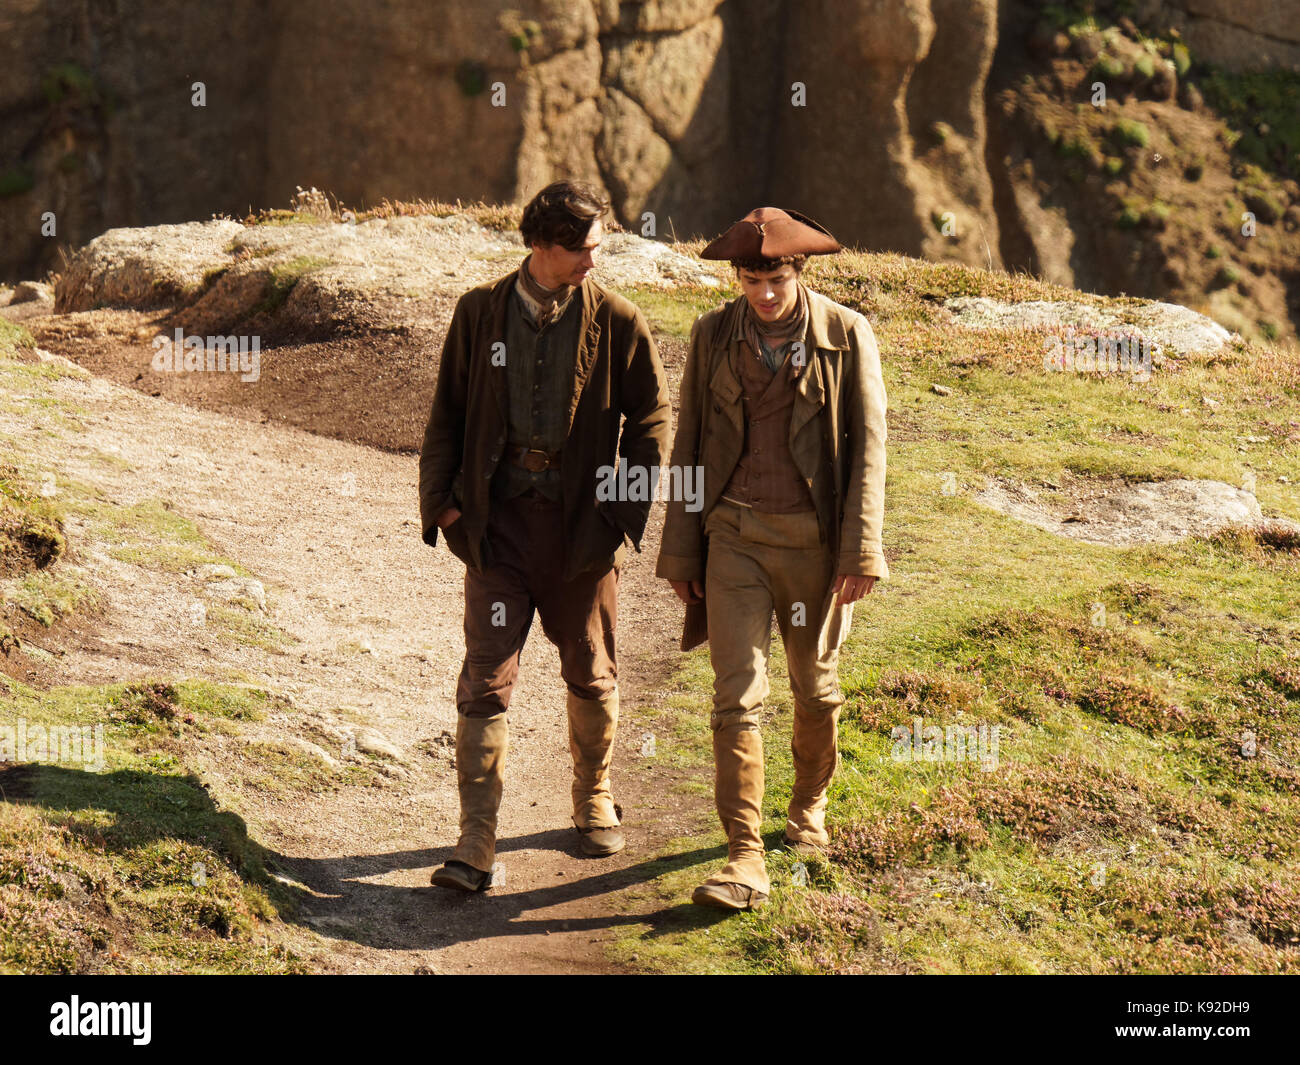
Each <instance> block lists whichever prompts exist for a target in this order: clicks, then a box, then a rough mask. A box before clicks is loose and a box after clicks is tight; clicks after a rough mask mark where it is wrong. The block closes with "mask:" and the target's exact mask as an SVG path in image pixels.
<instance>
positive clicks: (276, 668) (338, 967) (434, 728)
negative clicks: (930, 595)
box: [0, 320, 710, 973]
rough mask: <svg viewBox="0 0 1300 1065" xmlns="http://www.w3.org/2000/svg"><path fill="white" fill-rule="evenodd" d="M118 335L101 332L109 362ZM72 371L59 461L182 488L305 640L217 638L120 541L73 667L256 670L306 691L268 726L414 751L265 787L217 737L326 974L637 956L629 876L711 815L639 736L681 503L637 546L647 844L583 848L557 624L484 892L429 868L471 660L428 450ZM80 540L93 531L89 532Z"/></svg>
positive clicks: (539, 966) (630, 662) (628, 733)
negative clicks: (363, 777)
mask: <svg viewBox="0 0 1300 1065" xmlns="http://www.w3.org/2000/svg"><path fill="white" fill-rule="evenodd" d="M27 324H28V325H29V327H36V328H39V325H40V323H39V322H38V321H35V320H31V321H29V322H28V323H27ZM112 343H113V339H112V337H104V336H102V335H101V337H100V339H99V342H98V344H97V347H96V352H97V355H96V357H97V358H103V357H104V354H105V345H108V346H109V347H110V348H111V346H112ZM121 343H122V351H121V353H120V355H121V361H122V362H126V361H128V360H131V359H137V360H138V358H139V356H140V350H139V347H138V345H137V346H135V347H130V345H129V338H128V337H126V336H123V337H122V338H121ZM70 347H72V348H73V352H74V353H75V346H71V345H70ZM58 387H59V389H60V391H61V392H62V393H64V395H65V396H66V398H67V399H68V400H69V401H70V402H71V403H73V404H75V405H76V406H77V407H80V408H81V409H82V410H83V411H84V414H83V415H82V420H83V422H84V428H83V429H81V430H79V431H78V430H71V431H61V439H60V442H59V443H58V444H57V445H56V447H55V450H54V451H51V452H50V453H49V454H48V461H49V465H50V467H51V468H52V469H53V470H55V471H56V472H57V474H58V475H59V476H68V477H72V478H75V479H77V480H79V481H82V482H85V483H93V484H96V485H98V486H101V487H102V489H103V492H104V495H105V496H106V497H107V498H109V499H111V500H113V501H114V502H115V503H121V504H126V505H129V504H132V503H134V502H137V501H142V500H150V499H157V500H166V501H168V502H169V504H170V505H171V507H172V508H173V509H174V511H175V513H177V514H179V515H182V516H185V517H188V518H190V519H192V520H193V521H194V522H195V523H196V524H197V525H198V526H199V528H200V529H201V530H202V532H203V533H204V534H205V535H206V536H207V537H208V538H209V539H210V540H211V542H212V543H213V544H214V545H215V547H216V549H217V551H219V552H221V553H222V554H224V555H226V556H228V557H229V558H231V559H232V560H234V561H236V562H237V563H239V564H240V565H242V566H244V567H246V568H247V569H248V570H249V571H250V572H251V573H253V574H254V575H255V576H256V577H257V578H258V579H260V580H261V581H262V582H263V584H264V585H265V589H266V618H267V620H268V621H269V622H270V623H272V624H273V625H275V626H276V627H278V628H279V629H281V630H283V631H284V632H286V633H288V634H289V635H290V637H291V638H292V639H293V641H296V642H294V643H293V644H292V649H291V650H289V651H286V650H285V649H284V648H283V647H278V648H276V647H268V648H266V649H263V648H258V647H238V646H230V645H228V644H227V642H225V641H219V640H215V639H209V638H207V637H206V636H205V635H204V633H203V631H202V629H201V628H196V627H195V623H194V621H193V619H192V616H191V614H190V611H191V610H192V607H193V603H194V601H195V597H196V596H197V595H198V594H200V591H201V589H200V588H199V586H197V585H196V583H195V581H194V579H193V578H191V577H187V576H186V575H184V574H176V573H168V572H165V571H157V570H150V569H147V568H142V567H139V566H135V565H129V564H125V563H121V562H116V561H114V560H113V559H111V558H109V557H108V556H107V555H106V554H103V553H102V552H96V553H94V554H93V555H91V556H89V557H86V558H84V559H83V560H82V561H83V563H84V564H86V565H87V566H88V568H89V570H90V571H91V572H93V574H94V579H95V581H96V583H97V584H98V585H99V586H100V588H101V591H102V592H103V593H104V595H105V597H106V601H107V604H108V611H109V615H108V621H107V624H106V625H105V626H102V627H100V628H99V629H97V630H95V631H91V630H90V629H89V628H85V627H82V628H81V629H78V627H76V626H74V627H73V629H72V630H71V631H70V632H69V633H68V634H67V637H66V641H65V643H64V647H63V649H64V651H65V654H64V656H63V658H62V659H61V662H60V666H59V671H58V681H59V682H60V683H77V682H86V683H105V682H111V681H118V680H123V679H136V678H140V677H146V676H149V677H157V676H159V675H163V676H187V675H188V676H201V677H210V678H213V679H216V680H223V681H229V680H231V679H235V678H237V679H239V680H242V681H244V682H247V683H250V684H254V685H257V686H259V687H266V688H267V689H269V690H271V691H273V692H279V693H284V694H286V695H288V696H290V697H291V698H292V706H289V707H285V708H282V709H281V710H279V711H277V712H276V714H275V715H273V717H272V718H271V720H269V721H268V722H266V723H264V724H265V728H266V729H267V730H269V731H270V732H272V733H275V732H281V733H283V734H284V735H287V736H294V735H301V736H303V737H305V738H309V739H311V740H313V741H314V742H316V743H320V739H319V737H320V734H321V731H322V729H324V730H325V731H327V732H328V731H329V730H331V729H332V730H335V731H336V732H337V730H339V729H340V728H343V729H344V730H346V728H347V727H355V726H357V725H361V724H364V725H366V726H369V727H370V728H373V729H374V730H376V731H377V732H378V733H379V734H380V736H381V738H382V739H383V740H386V741H387V742H388V743H390V744H391V745H392V746H394V747H395V748H396V749H397V751H398V752H400V756H396V757H393V758H391V759H388V761H387V764H386V767H385V771H386V773H387V776H386V778H385V779H384V781H383V786H382V787H379V788H375V787H355V786H349V787H342V788H340V789H338V790H336V791H332V792H325V793H323V794H305V793H301V792H293V791H282V792H280V793H278V794H277V793H275V792H274V791H264V790H259V789H255V788H247V787H243V786H242V784H243V781H242V780H241V776H240V775H241V772H242V768H243V766H244V765H245V763H244V762H243V760H242V755H241V752H240V751H239V750H238V749H237V747H238V745H231V744H228V743H227V744H224V745H223V744H222V743H221V742H220V738H219V737H218V738H217V739H214V741H213V742H212V744H211V745H209V746H208V747H206V748H205V749H203V750H202V751H200V752H196V754H197V757H198V758H199V761H200V763H201V765H202V770H203V777H204V779H205V780H207V781H210V782H211V784H212V787H211V794H212V796H213V798H214V799H215V800H216V801H218V802H219V803H221V804H222V805H225V806H229V807H231V808H234V809H235V810H236V812H238V813H239V814H240V815H241V816H243V817H244V818H245V820H246V821H247V822H248V826H249V832H250V835H251V836H252V837H253V838H255V839H256V840H258V841H259V842H260V843H261V844H263V845H264V846H266V847H268V848H270V849H271V850H272V851H274V852H276V854H278V855H279V856H280V858H279V860H278V864H279V865H280V871H281V873H282V874H283V875H287V876H288V877H290V878H291V879H293V880H295V881H298V882H300V883H301V884H303V885H305V886H306V887H307V888H308V889H310V892H311V893H312V895H313V896H314V897H313V899H312V901H311V902H310V904H309V905H308V906H307V907H306V912H305V914H304V916H303V919H302V925H305V926H306V927H302V926H299V927H298V929H297V930H296V932H295V935H300V936H301V942H300V943H299V944H298V948H299V949H300V950H302V951H304V952H306V953H307V954H308V955H310V956H314V958H315V960H316V964H317V965H318V966H319V968H320V969H321V970H322V971H326V972H412V971H416V970H420V969H427V970H430V971H433V972H440V973H451V972H475V973H481V972H489V973H491V972H566V973H567V972H614V971H619V970H618V968H617V967H616V966H614V965H612V964H611V963H610V962H608V961H607V960H606V959H605V957H604V954H603V951H602V947H601V944H602V942H603V941H605V940H606V939H608V938H609V937H610V936H611V935H613V934H615V933H616V932H617V930H618V929H619V927H620V926H621V925H623V924H625V923H626V922H629V921H638V920H642V919H644V915H643V914H639V913H638V912H637V911H636V910H635V909H630V910H629V909H628V908H627V907H628V906H629V903H628V900H627V899H626V898H625V897H624V894H623V889H624V888H626V887H627V886H628V885H630V884H634V883H638V882H640V881H642V880H643V879H644V877H645V875H646V874H645V863H647V862H648V861H649V859H650V858H651V857H652V856H653V853H654V852H655V849H656V847H657V845H658V844H659V843H660V842H662V841H663V840H665V839H667V838H669V837H671V836H673V835H679V834H682V833H683V832H685V831H688V830H691V829H694V828H696V827H698V826H699V825H700V824H701V823H703V822H704V821H707V819H708V817H709V816H710V811H708V810H705V809H703V807H702V804H701V803H700V802H699V800H696V799H690V800H687V799H683V798H681V797H680V793H678V794H676V795H674V794H673V792H672V791H671V789H670V788H668V787H667V786H666V783H667V779H666V777H665V776H664V775H663V774H661V773H660V771H659V769H658V768H657V767H656V765H655V764H654V763H653V761H651V760H646V759H643V758H642V757H641V756H640V753H639V749H640V746H641V742H642V736H643V734H644V731H645V729H646V728H647V727H650V726H647V725H646V724H645V722H646V721H647V720H649V718H650V716H651V715H653V713H655V712H656V710H657V706H658V704H659V702H660V697H661V695H662V690H661V689H662V685H663V684H664V681H665V678H666V676H667V674H668V671H669V670H671V668H672V667H673V665H674V662H675V659H676V641H677V638H678V632H679V625H680V613H679V610H678V609H677V607H676V605H675V600H674V599H673V598H672V595H671V592H670V591H669V590H668V588H667V586H666V585H664V583H663V582H661V581H658V580H656V579H655V578H654V576H653V570H654V560H655V558H656V556H657V553H658V544H659V534H660V529H661V525H662V508H661V507H656V508H655V512H654V513H653V514H652V518H651V524H650V528H649V530H648V532H647V536H646V539H645V541H644V542H643V549H644V553H642V554H640V555H638V554H636V553H634V552H630V558H629V560H628V563H627V567H626V571H625V577H624V581H623V587H622V589H621V603H620V614H621V616H620V629H621V632H622V637H621V642H620V652H621V653H620V659H621V661H620V689H621V692H622V699H623V712H624V723H623V726H622V728H621V729H620V741H619V749H618V752H617V755H616V761H615V775H614V786H615V794H616V797H617V798H618V799H619V801H620V802H621V803H622V805H623V806H624V807H625V815H626V818H625V819H626V822H627V827H626V830H627V835H628V847H627V849H626V851H625V852H624V853H622V854H620V855H618V856H616V857H615V858H612V859H603V860H593V859H587V858H583V857H581V856H580V854H579V852H578V850H577V846H576V842H577V835H576V833H575V832H574V831H573V829H572V828H571V827H570V825H569V820H568V813H569V807H568V790H569V780H570V772H571V768H570V759H569V753H568V749H567V730H566V725H565V717H564V689H563V685H562V683H561V681H560V679H559V663H558V658H557V656H556V654H555V651H554V649H553V648H552V647H551V646H550V645H549V644H548V643H547V642H546V641H545V639H544V637H542V635H541V632H540V627H539V626H535V627H534V630H533V633H532V635H531V637H530V640H529V643H528V645H527V647H526V648H525V651H524V654H523V665H522V670H521V675H520V679H519V683H518V684H517V686H516V689H515V695H514V700H513V704H512V708H511V709H512V713H511V749H510V754H509V762H508V771H507V787H506V796H505V801H504V805H503V810H502V815H501V824H500V829H499V831H500V855H499V857H500V861H501V863H502V864H503V865H504V866H505V870H506V883H505V885H504V887H499V888H496V889H494V890H493V891H492V892H491V893H489V894H487V895H482V896H473V897H462V896H458V895H453V894H452V893H449V892H445V891H443V890H442V889H438V888H433V887H431V886H430V885H429V882H428V877H429V872H430V871H431V868H432V867H433V866H435V865H437V864H438V863H440V862H441V861H442V860H443V859H444V858H445V857H447V856H448V854H449V852H450V847H451V845H452V844H453V843H454V842H455V836H456V821H457V809H458V806H457V798H456V791H455V771H454V769H453V768H452V765H451V762H450V757H449V755H450V748H449V747H447V746H446V745H445V744H446V741H447V739H448V737H450V736H451V735H454V731H455V707H454V705H453V702H452V693H453V691H454V685H455V679H456V675H457V673H458V671H459V668H460V663H461V659H462V656H463V653H464V643H463V638H462V630H461V624H462V605H463V600H462V590H461V589H462V578H463V573H464V567H463V566H462V565H461V564H460V563H459V562H458V561H457V560H456V559H455V558H454V557H453V556H452V555H451V554H450V553H449V552H447V551H446V550H445V549H444V548H439V549H438V550H430V549H429V548H428V547H427V546H425V545H424V544H423V543H422V542H421V539H420V530H419V523H418V505H417V490H416V482H417V460H416V458H415V457H414V456H412V455H399V454H393V453H390V452H384V451H379V450H376V449H374V448H370V447H366V446H362V445H358V444H354V443H348V442H345V441H341V440H335V439H327V438H324V437H321V436H316V435H313V434H311V433H308V432H305V431H302V430H300V429H296V428H293V427H284V426H279V425H275V424H269V423H263V424H258V423H256V422H254V421H250V420H246V419H244V418H241V417H238V416H235V415H231V414H228V413H220V412H214V411H209V410H202V409H197V408H195V407H191V406H182V405H179V404H176V403H172V402H169V401H168V400H166V399H162V398H153V397H151V396H149V395H146V394H142V393H141V392H139V391H136V390H133V389H130V388H126V387H123V386H121V385H119V384H114V383H110V382H109V381H106V380H104V379H102V378H99V377H89V378H86V379H85V380H67V381H64V382H61V383H60V384H59V386H58ZM673 392H674V394H676V385H675V383H674V385H673ZM16 420H21V419H20V417H19V416H17V415H14V414H5V415H4V416H3V418H2V419H0V422H2V423H3V428H4V431H7V432H17V431H18V430H20V429H21V428H23V426H21V425H17V424H15V422H16ZM28 428H30V426H29V427H28ZM104 456H112V457H113V461H112V462H111V463H106V462H105V461H104ZM70 533H71V536H72V539H73V542H74V543H76V542H77V539H78V530H77V529H76V528H72V529H70ZM232 747H234V748H236V749H232ZM335 753H337V752H335ZM683 901H684V900H683Z"/></svg>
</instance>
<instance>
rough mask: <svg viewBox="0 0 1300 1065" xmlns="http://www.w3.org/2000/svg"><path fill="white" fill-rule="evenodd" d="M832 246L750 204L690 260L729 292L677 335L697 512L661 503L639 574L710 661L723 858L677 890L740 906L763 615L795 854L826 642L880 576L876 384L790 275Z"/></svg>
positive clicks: (818, 739) (817, 844)
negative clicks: (785, 736) (646, 567)
mask: <svg viewBox="0 0 1300 1065" xmlns="http://www.w3.org/2000/svg"><path fill="white" fill-rule="evenodd" d="M838 250H839V244H838V243H836V241H835V239H834V238H833V237H832V236H831V235H830V234H829V233H827V232H826V230H824V229H823V228H822V227H821V226H819V225H817V223H815V222H813V221H812V220H811V219H808V218H805V217H804V216H802V215H798V214H795V212H793V211H790V212H786V211H782V210H778V209H776V208H772V207H763V208H759V209H758V210H755V211H752V212H750V214H748V215H746V216H745V218H743V219H742V220H741V221H739V222H737V223H736V224H735V225H733V226H732V227H731V228H730V229H728V230H727V232H726V233H724V234H723V235H722V236H721V237H719V238H718V239H717V240H715V241H714V242H713V243H712V244H710V245H709V246H708V247H707V248H705V249H704V251H703V252H702V253H701V254H702V255H703V257H704V258H707V259H725V260H728V261H730V262H731V264H732V265H733V266H734V267H735V269H736V274H737V278H738V279H739V281H740V286H741V289H742V295H741V296H739V297H738V298H737V299H735V300H733V301H732V302H731V303H728V304H726V305H724V306H723V307H720V308H718V309H716V310H713V311H710V312H709V313H707V314H705V315H703V316H701V317H700V318H699V319H698V320H697V321H696V323H695V326H694V328H693V329H692V331H691V346H690V353H689V355H688V357H687V363H686V370H685V375H684V377H683V379H682V396H681V407H680V410H679V414H678V425H677V435H676V438H675V440H674V445H673V455H672V465H673V467H675V468H686V467H694V466H697V465H699V466H702V467H703V479H704V480H703V485H704V490H703V493H702V495H703V499H702V504H703V505H702V506H701V507H700V508H699V509H698V510H696V511H695V512H694V513H692V512H691V511H690V510H688V509H687V508H686V507H685V506H684V505H683V504H682V503H680V502H676V501H673V500H669V503H668V514H667V519H666V521H665V524H664V535H663V543H662V546H661V549H660V554H659V563H658V567H657V569H656V573H657V575H658V576H660V577H664V578H666V579H667V580H668V581H669V582H670V583H671V584H672V587H673V589H674V590H675V591H676V592H677V594H678V595H679V596H680V597H681V599H682V600H683V601H684V602H686V603H687V604H688V607H687V614H688V625H687V634H686V635H684V636H683V641H682V642H683V649H687V648H688V647H689V646H690V645H691V644H692V643H693V642H696V640H697V638H695V637H692V636H691V635H690V634H691V632H692V630H693V628H694V626H692V624H691V618H692V617H693V616H695V615H698V614H699V613H700V612H701V609H703V612H704V614H705V615H706V618H707V632H708V636H707V638H708V640H709V647H710V654H711V658H712V664H713V670H714V694H713V712H712V715H711V718H710V725H711V726H712V729H713V752H714V759H715V763H716V777H715V796H716V799H717V807H718V815H719V817H720V818H721V820H722V824H723V827H724V829H725V830H726V833H727V844H728V862H727V864H726V866H725V867H724V868H723V869H722V870H720V871H719V872H718V873H716V874H714V875H713V876H710V877H709V878H708V879H707V880H706V881H705V882H704V883H703V884H701V885H700V886H699V887H698V888H696V890H695V893H694V895H693V896H692V900H693V901H694V902H696V903H699V904H701V905H707V906H718V907H723V908H727V909H752V908H754V907H757V906H759V905H761V904H762V903H763V902H764V901H766V899H767V895H768V892H769V890H770V884H769V881H768V876H767V870H766V867H765V865H764V854H763V840H762V837H761V836H760V830H761V828H762V823H763V812H762V810H763V741H762V736H761V734H760V732H759V725H760V722H761V720H762V709H763V701H764V699H765V698H766V697H767V693H768V683H767V657H768V649H769V646H770V643H771V625H772V613H773V611H774V610H775V613H776V620H777V627H778V628H779V630H780V633H781V638H782V641H783V642H784V644H785V652H786V661H787V664H788V666H789V674H790V688H791V692H792V693H793V695H794V703H795V712H794V735H793V737H792V740H791V746H792V748H793V754H794V770H795V780H794V790H793V794H792V796H791V800H790V806H789V810H788V819H787V822H786V828H785V841H786V844H787V845H788V846H789V847H790V848H791V849H793V850H796V851H804V852H806V851H808V850H810V849H820V848H824V847H825V846H826V844H827V842H828V838H827V835H826V827H825V812H826V789H827V787H828V786H829V784H830V782H831V778H832V777H833V775H834V773H835V768H836V764H837V761H838V745H837V737H836V730H837V727H838V722H839V713H840V706H841V704H842V703H843V695H842V694H841V692H840V688H839V679H838V657H839V648H840V644H841V642H842V640H843V638H844V636H845V635H846V634H847V632H848V629H849V625H850V622H851V618H852V610H853V607H852V604H853V603H854V602H855V601H856V600H857V599H859V598H861V597H862V596H863V595H865V594H867V593H868V592H870V591H871V588H872V585H873V584H874V583H875V581H876V580H877V578H885V577H888V576H889V567H888V565H887V564H886V562H885V556H884V552H883V549H882V546H881V524H882V521H883V514H884V498H885V388H884V383H883V380H882V378H881V373H880V354H879V351H878V349H877V347H876V340H875V336H874V334H873V333H872V330H871V326H870V325H869V324H868V323H867V320H866V318H864V317H863V316H862V315H861V314H859V313H857V312H856V311H854V310H851V309H850V308H848V307H843V306H841V305H840V304H838V303H835V302H833V301H831V300H829V299H827V298H826V297H825V296H822V295H820V294H819V293H816V292H813V291H812V290H811V289H808V288H807V287H806V286H805V285H804V284H803V283H802V282H801V281H800V271H801V269H802V267H803V263H804V260H805V257H806V256H808V255H817V254H826V253H831V252H835V251H838Z"/></svg>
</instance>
